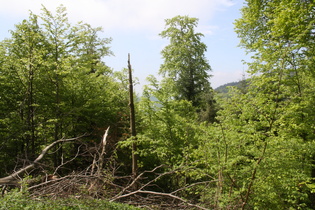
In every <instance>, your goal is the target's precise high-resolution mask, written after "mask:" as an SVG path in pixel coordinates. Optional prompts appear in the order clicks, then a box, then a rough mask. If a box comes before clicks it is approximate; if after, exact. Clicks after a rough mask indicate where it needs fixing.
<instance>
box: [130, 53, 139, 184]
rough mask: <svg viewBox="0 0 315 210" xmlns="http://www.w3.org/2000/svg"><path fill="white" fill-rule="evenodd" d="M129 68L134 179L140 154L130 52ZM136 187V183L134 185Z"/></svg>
mask: <svg viewBox="0 0 315 210" xmlns="http://www.w3.org/2000/svg"><path fill="white" fill-rule="evenodd" d="M128 70H129V107H130V130H131V136H132V139H133V143H132V179H133V180H134V179H135V178H136V177H137V171H138V155H137V154H136V152H137V143H136V136H137V132H136V120H135V107H134V102H133V83H132V68H131V65H130V54H128ZM134 187H135V188H136V185H135V186H134Z"/></svg>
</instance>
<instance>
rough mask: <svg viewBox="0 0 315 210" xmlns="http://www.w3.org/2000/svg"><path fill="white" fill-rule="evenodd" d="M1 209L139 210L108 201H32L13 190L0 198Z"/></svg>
mask: <svg viewBox="0 0 315 210" xmlns="http://www.w3.org/2000/svg"><path fill="white" fill-rule="evenodd" d="M0 209H1V210H6V209H12V210H15V209H16V210H18V209H32V210H33V209H34V210H37V209H38V210H41V209H56V210H66V209H67V210H68V209H71V210H76V209H78V210H79V209H80V210H81V209H86V210H88V209H108V210H120V209H123V210H133V209H137V208H136V207H133V206H128V205H125V204H119V203H112V202H109V201H106V200H96V199H88V198H86V199H78V198H74V197H73V198H65V199H56V200H51V199H46V198H37V199H32V198H30V197H29V196H28V195H27V194H25V193H22V192H19V191H18V190H13V191H11V192H10V193H8V194H6V195H5V196H4V197H2V198H0Z"/></svg>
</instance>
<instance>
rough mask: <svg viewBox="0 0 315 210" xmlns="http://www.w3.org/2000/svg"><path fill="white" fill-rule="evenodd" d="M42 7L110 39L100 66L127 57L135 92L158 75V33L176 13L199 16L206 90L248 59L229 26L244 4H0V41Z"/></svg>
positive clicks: (88, 0)
mask: <svg viewBox="0 0 315 210" xmlns="http://www.w3.org/2000/svg"><path fill="white" fill-rule="evenodd" d="M42 4H43V5H45V7H46V8H47V9H49V10H50V11H55V9H56V7H58V6H59V5H60V4H63V5H64V6H66V8H67V12H68V17H69V20H70V22H72V23H77V22H78V21H83V22H85V23H89V24H91V25H92V26H93V27H98V26H101V27H102V28H103V33H102V34H99V35H100V36H101V37H111V38H112V39H113V41H112V43H111V44H110V47H111V50H112V51H113V52H114V54H115V56H112V57H106V58H105V59H104V60H105V62H106V64H107V65H108V66H110V67H111V68H113V69H114V70H117V71H119V70H121V69H123V68H125V67H127V58H128V53H130V54H131V64H132V67H133V69H134V76H135V77H137V78H138V79H139V82H140V84H138V85H137V86H136V91H137V92H138V93H139V92H141V87H142V86H143V85H144V84H146V77H147V76H148V75H150V74H152V75H156V76H157V74H158V71H159V67H160V65H161V64H162V62H163V60H162V58H161V54H160V52H161V50H162V49H163V48H164V47H165V46H166V45H167V44H168V40H166V39H162V38H161V37H159V36H158V34H159V33H160V32H161V31H162V30H164V26H165V24H164V23H165V22H164V20H165V19H167V18H172V17H174V16H176V15H189V16H190V17H197V18H199V25H198V28H197V30H196V31H198V32H201V33H203V34H204V35H205V37H204V38H203V40H202V41H203V42H204V43H205V44H206V45H207V47H208V51H207V53H206V58H207V59H208V60H209V63H210V65H211V67H212V73H211V74H212V75H213V77H212V78H211V80H210V82H211V84H212V87H214V88H216V87H218V86H220V85H223V84H225V83H228V82H233V81H238V80H240V79H241V78H242V74H243V72H244V71H246V65H243V61H242V60H245V61H248V59H249V58H248V56H246V54H245V50H244V49H241V48H239V47H237V45H238V44H239V39H238V38H237V35H236V34H235V32H234V25H233V22H234V20H235V19H236V18H239V17H240V11H239V10H240V8H241V7H243V5H244V0H10V1H8V0H0V5H1V6H0V26H1V27H0V40H3V39H4V38H7V37H9V36H10V34H9V33H8V31H9V30H12V29H14V24H17V23H20V22H21V21H22V20H23V19H26V18H28V16H29V11H32V12H33V13H35V14H40V13H41V12H40V8H41V5H42Z"/></svg>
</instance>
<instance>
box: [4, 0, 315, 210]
mask: <svg viewBox="0 0 315 210" xmlns="http://www.w3.org/2000/svg"><path fill="white" fill-rule="evenodd" d="M234 24H235V32H236V33H237V35H238V37H239V39H240V47H242V48H243V49H244V50H246V52H248V53H249V54H250V55H251V61H250V62H248V63H246V65H247V66H248V72H247V74H248V75H249V77H248V78H244V80H243V81H240V83H239V84H238V85H237V86H230V87H228V92H217V91H214V90H213V88H212V87H211V84H210V82H209V78H210V77H211V64H210V63H209V61H208V60H207V58H206V57H205V52H206V51H207V46H206V45H205V44H204V43H203V42H202V38H203V36H204V35H203V34H202V33H198V32H196V27H197V26H198V19H197V18H194V17H189V16H176V17H173V18H171V19H166V20H165V30H163V31H161V32H160V34H159V35H160V36H161V37H162V38H164V39H167V40H168V45H167V46H165V47H164V49H163V50H162V51H161V56H162V58H163V63H162V64H161V66H160V69H159V72H158V73H157V74H158V75H159V78H161V79H157V77H156V76H153V75H152V76H149V77H148V78H147V80H148V82H149V84H148V85H145V86H144V88H143V92H142V93H134V91H133V84H134V83H135V81H136V79H135V78H132V72H133V71H137V70H136V69H132V60H130V58H129V57H128V55H126V61H122V62H125V63H126V68H125V69H122V70H121V71H117V70H113V69H112V68H111V67H110V66H107V65H106V63H105V62H104V57H106V56H111V55H113V53H114V52H112V51H111V49H110V44H111V41H112V38H101V37H100V34H101V33H102V29H101V28H93V27H92V26H91V25H89V24H88V23H83V22H79V23H77V24H72V23H70V22H69V21H68V18H67V10H66V8H65V7H64V6H60V7H58V8H57V9H56V11H55V13H52V12H51V11H48V10H47V8H45V7H44V6H43V7H42V13H41V14H34V13H32V12H30V14H29V17H28V19H25V20H22V21H21V22H20V23H17V24H16V25H15V28H14V30H12V31H11V35H10V37H8V38H6V39H4V40H2V41H0V90H1V91H0V110H1V111H0V151H1V152H0V167H1V170H0V177H1V178H0V185H1V186H2V197H1V198H0V209H20V208H26V207H28V208H29V209H49V207H50V208H52V207H53V206H54V209H91V208H96V209H136V208H144V209H315V207H314V206H315V150H314V148H315V109H314V105H315V3H314V1H312V0H303V1H301V0H261V1H257V0H246V1H245V4H244V7H243V8H242V9H241V17H240V18H239V19H237V20H235V22H234ZM114 38H115V37H113V39H114ZM53 201H57V202H58V204H57V203H53ZM102 202H104V203H102ZM125 204H126V205H125ZM30 205H31V206H30ZM55 205H56V206H55Z"/></svg>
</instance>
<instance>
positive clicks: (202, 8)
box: [0, 0, 232, 33]
mask: <svg viewBox="0 0 315 210" xmlns="http://www.w3.org/2000/svg"><path fill="white" fill-rule="evenodd" d="M0 3H1V7H0V12H1V13H2V15H4V14H5V15H9V16H12V17H24V18H25V17H27V15H28V11H29V10H31V11H32V12H34V13H35V14H38V13H40V8H41V4H43V5H44V6H45V7H46V8H47V9H48V10H50V11H55V9H56V7H58V6H59V5H60V4H63V5H64V6H66V7H67V11H68V15H69V18H70V20H72V21H75V22H78V21H81V20H82V21H84V22H87V23H90V24H91V25H93V26H102V27H103V28H104V29H105V30H106V31H107V30H112V29H116V30H117V29H119V30H123V31H128V30H153V31H154V32H156V31H161V30H162V29H163V26H164V19H166V18H172V17H174V16H176V15H190V16H192V17H198V18H199V19H202V20H205V21H206V20H209V19H211V17H213V15H214V14H215V13H216V12H217V11H218V10H221V9H222V8H226V7H229V6H232V2H231V0H10V1H8V0H0ZM205 21H202V22H205ZM204 29H206V33H211V30H212V29H211V28H209V27H208V28H206V27H204Z"/></svg>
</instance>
